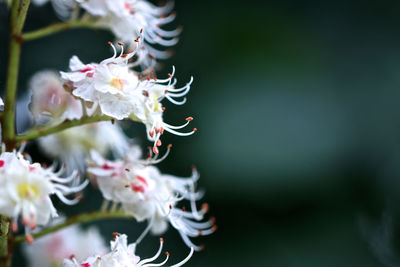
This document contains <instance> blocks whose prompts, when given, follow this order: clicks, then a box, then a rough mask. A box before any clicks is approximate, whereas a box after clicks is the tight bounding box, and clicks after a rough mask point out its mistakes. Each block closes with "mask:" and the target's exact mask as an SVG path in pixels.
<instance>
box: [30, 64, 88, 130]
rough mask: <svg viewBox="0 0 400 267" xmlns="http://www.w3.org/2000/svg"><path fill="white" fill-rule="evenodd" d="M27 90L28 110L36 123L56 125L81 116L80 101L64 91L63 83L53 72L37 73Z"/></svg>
mask: <svg viewBox="0 0 400 267" xmlns="http://www.w3.org/2000/svg"><path fill="white" fill-rule="evenodd" d="M29 90H30V92H31V101H30V104H29V109H30V111H31V113H32V115H33V118H34V119H35V121H36V123H39V124H42V123H46V122H49V121H50V122H52V123H57V122H61V121H63V120H65V119H77V118H80V117H81V116H82V107H81V103H80V101H79V100H77V99H75V98H74V97H73V96H72V95H71V93H70V92H67V91H66V90H65V89H64V87H63V81H62V80H61V77H60V75H59V74H58V73H57V72H55V71H51V70H45V71H39V72H37V73H36V74H35V75H33V76H32V78H31V79H30V82H29Z"/></svg>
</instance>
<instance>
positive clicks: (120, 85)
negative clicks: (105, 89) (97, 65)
mask: <svg viewBox="0 0 400 267" xmlns="http://www.w3.org/2000/svg"><path fill="white" fill-rule="evenodd" d="M110 85H111V86H112V87H114V88H115V89H117V90H122V89H123V88H124V83H123V82H122V81H121V79H118V78H113V79H112V80H111V82H110Z"/></svg>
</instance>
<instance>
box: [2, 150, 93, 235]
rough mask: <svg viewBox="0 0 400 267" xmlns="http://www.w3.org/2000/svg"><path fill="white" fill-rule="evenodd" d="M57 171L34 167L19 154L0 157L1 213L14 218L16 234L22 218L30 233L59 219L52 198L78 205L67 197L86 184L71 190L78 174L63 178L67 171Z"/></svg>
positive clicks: (3, 154)
mask: <svg viewBox="0 0 400 267" xmlns="http://www.w3.org/2000/svg"><path fill="white" fill-rule="evenodd" d="M3 151H4V149H3ZM54 170H55V166H51V167H50V168H44V167H42V166H41V165H40V164H39V163H33V164H31V163H30V162H29V161H28V160H26V159H25V158H24V157H23V156H22V154H21V153H20V152H16V151H14V152H3V153H1V154H0V182H1V185H2V186H1V188H0V194H1V196H2V197H1V199H0V213H1V214H3V215H6V216H10V217H11V218H12V220H13V230H15V231H16V230H17V220H18V218H19V217H20V216H21V217H22V223H23V224H24V225H25V229H26V230H27V231H29V230H31V229H34V228H36V225H46V224H47V223H48V222H49V220H50V218H52V217H57V211H56V209H55V208H54V206H53V204H52V201H51V199H50V196H51V195H56V196H57V197H58V198H59V199H60V200H61V201H62V202H64V203H65V204H68V205H73V204H76V203H77V202H78V201H79V199H78V198H77V197H76V198H73V199H68V198H66V195H70V194H76V193H78V192H80V191H81V190H82V189H83V188H84V187H85V186H86V185H87V180H86V181H85V182H83V183H82V184H80V185H77V186H74V187H70V186H68V185H69V184H70V183H71V182H72V181H73V180H75V179H78V177H77V173H76V172H75V173H73V174H72V175H70V176H68V177H66V178H62V177H60V175H62V174H63V172H64V169H63V168H61V169H60V170H59V171H57V172H54ZM28 241H29V240H28ZM31 241H32V240H31Z"/></svg>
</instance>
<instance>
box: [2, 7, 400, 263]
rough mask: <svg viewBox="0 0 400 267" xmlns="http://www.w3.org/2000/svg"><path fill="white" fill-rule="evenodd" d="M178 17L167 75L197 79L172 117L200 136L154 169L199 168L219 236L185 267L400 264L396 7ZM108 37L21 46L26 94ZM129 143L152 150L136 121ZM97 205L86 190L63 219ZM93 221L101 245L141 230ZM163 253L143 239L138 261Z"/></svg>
mask: <svg viewBox="0 0 400 267" xmlns="http://www.w3.org/2000/svg"><path fill="white" fill-rule="evenodd" d="M176 10H177V14H178V17H177V19H176V25H178V24H182V25H183V26H184V31H183V33H182V35H181V41H180V43H179V44H178V45H177V46H176V47H175V52H176V54H175V55H174V56H173V57H172V58H171V59H170V60H167V61H166V62H164V63H165V68H164V70H163V71H162V72H161V74H160V75H159V76H162V74H164V75H166V73H168V72H169V71H170V67H171V65H175V66H176V68H177V72H176V77H177V78H178V79H179V81H180V84H184V83H185V82H186V81H188V80H189V78H190V75H193V76H194V77H195V82H194V84H193V87H192V91H191V93H190V94H189V101H188V102H187V104H186V105H184V106H183V107H176V106H173V105H171V104H168V103H166V106H167V112H166V117H165V118H166V121H167V122H169V123H171V124H178V123H180V122H181V121H182V120H183V118H186V117H187V116H189V115H191V116H193V117H194V118H195V121H194V122H193V125H194V126H195V127H197V128H198V129H199V131H198V133H197V134H196V135H194V136H191V137H185V138H183V137H176V136H171V135H169V136H166V137H165V138H164V143H168V142H171V143H173V144H174V148H173V151H172V153H171V155H170V157H169V158H168V159H167V160H166V161H165V162H163V163H162V164H160V166H159V167H160V168H161V169H162V171H164V172H169V173H172V174H177V175H182V176H185V175H189V173H190V166H191V165H192V164H196V165H197V167H198V169H199V171H200V173H201V175H202V176H201V179H200V187H202V188H204V189H206V191H207V194H206V196H205V201H207V202H208V203H209V204H210V206H211V210H210V213H211V214H212V215H214V216H216V217H217V224H218V226H219V229H218V231H217V232H216V233H215V234H214V235H212V236H210V237H207V238H201V239H200V240H195V242H197V243H204V244H205V246H206V247H205V248H206V249H205V250H204V251H203V252H200V253H196V254H195V255H194V256H193V258H192V260H191V261H190V262H189V263H188V264H187V266H278V267H280V266H284V267H296V266H371V267H372V266H385V265H386V266H400V259H398V258H397V253H396V251H399V248H400V243H399V241H400V239H399V238H398V237H399V236H400V231H399V230H400V228H399V225H400V224H399V222H400V220H399V219H400V217H399V215H400V209H399V205H398V203H399V200H400V166H399V163H400V119H399V118H400V114H399V105H398V102H399V97H400V90H399V88H400V76H399V75H398V73H399V70H400V38H399V36H400V2H399V1H388V0H387V1H385V0H383V1H312V0H309V1H298V0H281V1H278V0H276V1H256V0H247V1H240V2H239V1H224V0H220V1H215V0H214V1H211V0H202V1H183V0H177V1H176ZM0 15H1V18H0V19H1V21H0V45H1V51H0V53H1V54H0V56H1V57H0V58H1V59H0V73H1V79H0V88H4V76H5V75H4V72H5V61H6V58H7V38H8V37H7V13H6V10H5V7H4V6H1V8H0ZM54 21H57V18H56V17H55V16H54V14H53V11H52V9H51V6H50V5H47V6H45V7H42V8H31V10H30V13H29V17H28V20H27V25H26V30H32V29H36V28H39V27H42V26H45V25H47V24H48V23H50V22H54ZM108 40H113V37H112V35H111V34H109V33H107V32H105V31H89V30H73V31H68V32H63V33H60V34H57V35H54V36H50V37H46V38H43V39H40V40H35V41H31V42H29V43H26V44H24V46H23V54H22V64H21V76H20V80H19V82H20V83H19V85H20V86H19V89H20V93H21V96H22V95H23V92H24V90H25V89H26V84H27V81H28V79H29V77H30V76H31V75H33V74H34V73H35V72H36V71H38V70H41V69H57V70H66V69H67V67H68V60H69V58H70V57H71V56H72V55H73V54H76V55H78V56H79V57H80V58H81V59H82V60H83V61H84V62H91V61H96V62H97V61H99V60H101V59H103V58H105V57H108V55H109V54H110V51H109V48H108V46H107V44H106V42H107V41H108ZM19 112H20V114H23V112H24V111H23V110H22V108H21V109H20V110H19ZM130 134H131V135H132V136H136V137H137V138H138V139H139V140H141V141H142V144H143V146H144V147H145V146H147V145H148V144H149V143H148V142H147V141H146V140H145V135H144V127H143V126H142V125H140V124H133V125H132V129H131V130H130ZM32 149H33V150H34V148H32ZM100 202H101V198H100V196H99V193H98V192H96V191H95V190H92V189H89V190H88V192H87V194H86V198H85V199H84V201H83V202H82V204H81V205H80V206H78V207H74V208H73V209H72V210H69V213H70V214H72V213H76V212H78V211H82V210H86V211H87V210H93V209H96V208H97V207H99V206H100ZM383 214H384V216H383ZM382 218H383V219H384V220H383V221H382V220H381V219H382ZM99 225H100V226H101V229H102V233H104V236H105V238H106V240H109V239H111V233H112V232H114V231H118V232H126V233H128V234H129V235H130V236H133V238H131V239H132V240H134V239H135V238H134V236H135V235H137V234H138V233H139V232H140V229H142V228H143V227H144V225H143V224H142V225H139V226H138V224H135V223H134V222H126V221H105V222H101V223H100V224H99ZM165 238H166V246H167V248H168V250H169V251H170V252H171V253H172V254H173V258H174V259H175V260H178V259H180V258H181V257H183V256H184V255H185V254H186V253H187V251H188V249H187V248H186V247H185V246H184V245H183V243H182V242H181V241H180V239H179V237H178V235H177V233H176V232H174V231H172V230H171V231H169V232H168V233H167V234H166V235H165ZM157 245H158V242H157V238H156V237H154V238H146V239H145V241H144V242H143V244H141V246H140V247H139V255H143V256H150V255H152V251H155V250H156V247H157ZM17 257H18V255H17ZM174 259H173V260H171V261H170V263H171V264H173V263H174Z"/></svg>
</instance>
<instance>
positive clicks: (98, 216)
mask: <svg viewBox="0 0 400 267" xmlns="http://www.w3.org/2000/svg"><path fill="white" fill-rule="evenodd" d="M132 218H133V217H132V216H131V215H128V214H125V213H124V212H122V211H114V212H104V211H95V212H91V213H84V214H80V215H76V216H72V217H70V218H69V219H67V220H66V221H65V222H64V223H61V224H58V225H55V226H52V227H49V228H46V229H44V230H42V231H40V232H38V233H35V234H33V235H32V236H33V238H39V237H42V236H45V235H48V234H51V233H53V232H55V231H58V230H61V229H64V228H66V227H68V226H71V225H74V224H80V223H87V222H92V221H97V220H102V219H132ZM14 241H15V244H19V243H23V242H25V241H26V236H25V235H19V236H17V237H15V240H14Z"/></svg>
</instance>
